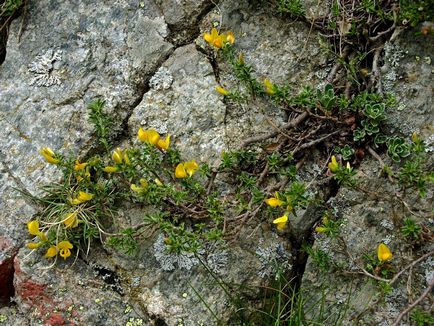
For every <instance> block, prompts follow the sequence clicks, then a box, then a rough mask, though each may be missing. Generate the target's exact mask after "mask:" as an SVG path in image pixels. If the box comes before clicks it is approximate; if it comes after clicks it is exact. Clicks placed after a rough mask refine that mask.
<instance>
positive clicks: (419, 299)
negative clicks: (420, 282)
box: [392, 277, 434, 326]
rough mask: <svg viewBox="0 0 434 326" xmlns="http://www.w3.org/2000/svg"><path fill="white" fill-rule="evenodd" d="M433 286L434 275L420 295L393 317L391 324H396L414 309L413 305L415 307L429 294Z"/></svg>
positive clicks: (394, 325) (395, 325)
mask: <svg viewBox="0 0 434 326" xmlns="http://www.w3.org/2000/svg"><path fill="white" fill-rule="evenodd" d="M433 287H434V277H433V278H432V280H431V282H430V283H429V285H428V287H427V288H426V289H425V291H423V293H422V294H421V295H420V297H419V298H417V299H416V300H415V301H414V302H413V303H412V304H411V305H409V306H408V307H407V308H405V309H404V310H403V311H402V312H401V313H400V314H399V315H398V317H397V318H396V319H395V321H394V323H393V324H392V326H398V325H399V323H400V321H401V319H402V318H403V317H404V316H405V315H406V314H408V313H409V312H410V311H411V310H413V309H414V307H416V306H417V305H418V304H419V303H421V302H422V300H423V299H425V297H426V296H427V295H428V294H430V292H431V290H432V288H433Z"/></svg>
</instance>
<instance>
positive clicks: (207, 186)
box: [206, 171, 218, 195]
mask: <svg viewBox="0 0 434 326" xmlns="http://www.w3.org/2000/svg"><path fill="white" fill-rule="evenodd" d="M217 173H218V172H217V171H212V173H211V178H209V180H208V184H207V185H206V194H207V195H209V194H210V193H211V189H212V186H213V184H214V180H215V178H216V176H217Z"/></svg>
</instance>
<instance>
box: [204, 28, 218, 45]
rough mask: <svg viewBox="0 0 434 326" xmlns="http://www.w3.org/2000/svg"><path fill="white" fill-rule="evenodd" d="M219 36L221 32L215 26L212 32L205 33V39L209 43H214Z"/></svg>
mask: <svg viewBox="0 0 434 326" xmlns="http://www.w3.org/2000/svg"><path fill="white" fill-rule="evenodd" d="M218 38H219V32H218V31H217V29H216V28H213V29H212V30H211V34H210V33H205V34H203V39H204V40H205V41H206V42H208V44H209V45H214V41H215V40H217V39H218Z"/></svg>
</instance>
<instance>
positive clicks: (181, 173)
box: [175, 163, 187, 179]
mask: <svg viewBox="0 0 434 326" xmlns="http://www.w3.org/2000/svg"><path fill="white" fill-rule="evenodd" d="M175 177H177V178H178V179H182V178H186V177H187V171H185V167H184V164H183V163H179V164H178V165H177V166H176V168H175Z"/></svg>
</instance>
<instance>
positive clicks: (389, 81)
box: [382, 42, 404, 92]
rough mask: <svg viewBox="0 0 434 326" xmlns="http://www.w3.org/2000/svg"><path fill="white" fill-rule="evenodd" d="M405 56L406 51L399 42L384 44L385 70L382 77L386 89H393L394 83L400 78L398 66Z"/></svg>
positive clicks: (388, 90) (383, 69)
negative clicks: (397, 70)
mask: <svg viewBox="0 0 434 326" xmlns="http://www.w3.org/2000/svg"><path fill="white" fill-rule="evenodd" d="M403 57H404V51H403V50H402V49H401V48H400V47H399V46H398V45H397V44H394V43H391V42H386V44H385V45H384V61H385V65H384V66H383V68H382V71H383V72H384V74H383V77H382V80H383V88H384V91H386V92H391V91H392V89H393V86H394V83H395V82H396V80H397V79H398V74H397V72H396V68H397V67H399V62H400V60H401V59H402V58H403Z"/></svg>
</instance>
